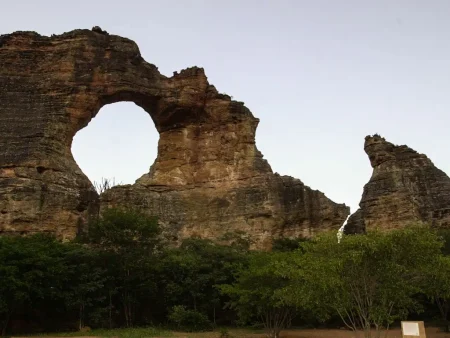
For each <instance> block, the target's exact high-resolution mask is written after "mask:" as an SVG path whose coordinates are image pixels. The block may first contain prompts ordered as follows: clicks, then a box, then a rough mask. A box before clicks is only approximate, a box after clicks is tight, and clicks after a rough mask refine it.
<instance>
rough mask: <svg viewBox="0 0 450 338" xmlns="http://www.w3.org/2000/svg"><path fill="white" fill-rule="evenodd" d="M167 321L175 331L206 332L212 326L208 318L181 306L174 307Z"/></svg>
mask: <svg viewBox="0 0 450 338" xmlns="http://www.w3.org/2000/svg"><path fill="white" fill-rule="evenodd" d="M169 321H170V322H172V323H173V324H174V325H175V326H176V328H177V329H180V330H185V331H188V332H192V331H206V330H209V329H211V327H212V325H211V322H210V321H209V319H208V317H207V316H206V315H204V314H203V313H200V312H198V311H196V310H189V309H186V307H184V306H182V305H176V306H174V307H173V308H172V311H171V313H170V314H169Z"/></svg>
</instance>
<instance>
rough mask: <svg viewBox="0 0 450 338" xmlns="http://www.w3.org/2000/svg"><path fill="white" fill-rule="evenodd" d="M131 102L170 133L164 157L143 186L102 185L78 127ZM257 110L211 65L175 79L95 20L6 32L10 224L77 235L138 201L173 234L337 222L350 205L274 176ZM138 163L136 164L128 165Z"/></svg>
mask: <svg viewBox="0 0 450 338" xmlns="http://www.w3.org/2000/svg"><path fill="white" fill-rule="evenodd" d="M118 101H132V102H134V103H135V104H137V105H139V106H140V107H142V108H143V109H144V110H145V111H146V112H148V113H149V114H150V116H151V118H152V119H153V121H154V123H155V127H156V129H157V130H158V132H159V134H160V139H159V143H158V156H157V159H156V160H155V162H154V164H153V165H152V167H151V168H150V172H149V173H146V174H144V175H143V176H142V177H141V178H140V179H138V180H137V181H136V183H135V184H134V185H127V186H119V187H115V188H113V189H111V190H109V191H107V192H106V193H104V194H102V196H101V199H99V196H98V195H97V194H96V192H95V190H94V188H93V187H92V184H91V182H90V181H89V180H88V179H87V177H86V176H85V175H84V174H83V172H82V171H81V170H80V168H79V167H78V165H77V164H76V162H75V161H74V159H73V156H72V153H71V144H72V139H73V137H74V135H75V134H76V133H77V132H78V131H79V130H80V129H82V128H84V127H85V126H86V125H87V124H88V123H89V121H90V120H91V119H92V118H94V117H95V116H96V114H97V113H98V111H99V110H100V108H101V107H102V106H104V105H106V104H110V103H114V102H118ZM258 122H259V120H258V119H257V118H255V117H254V116H253V115H252V113H251V112H250V111H249V110H248V109H247V108H246V107H245V106H244V104H243V103H242V102H236V101H232V100H231V98H230V97H229V96H227V95H224V94H220V93H219V92H218V91H217V90H216V88H215V87H214V86H212V85H210V84H209V83H208V80H207V78H206V76H205V73H204V71H203V69H202V68H197V67H193V68H189V69H185V70H183V71H181V72H179V73H177V72H175V73H174V75H173V76H172V77H166V76H163V75H161V74H160V73H159V71H158V69H157V68H156V67H155V66H154V65H152V64H150V63H147V62H146V61H145V60H143V58H142V57H141V55H140V53H139V49H138V47H137V45H136V44H135V43H134V42H133V41H131V40H128V39H125V38H122V37H118V36H114V35H109V34H108V33H107V32H105V31H103V30H101V29H100V28H98V27H95V28H94V29H93V30H92V31H90V30H75V31H72V32H69V33H65V34H62V35H57V36H52V37H45V36H41V35H38V34H36V33H33V32H16V33H13V34H9V35H3V36H1V37H0V232H2V233H32V232H52V233H56V234H57V235H58V236H59V237H61V238H67V239H70V238H73V237H74V236H75V235H76V233H77V231H78V230H79V229H82V228H83V226H84V225H85V224H86V222H87V219H88V217H89V214H90V212H95V211H96V210H98V208H99V205H100V207H101V208H105V207H110V206H117V205H119V206H130V207H138V208H141V209H142V210H145V211H146V212H148V213H149V214H152V215H157V216H158V217H159V220H160V222H161V224H162V225H164V226H165V228H166V230H167V231H169V232H170V233H171V234H172V236H173V238H174V239H181V238H184V237H188V236H193V235H198V236H202V237H208V238H218V237H220V236H221V235H223V234H226V233H227V232H233V231H236V230H239V231H244V232H247V233H249V234H250V235H251V236H252V237H253V239H254V241H255V246H257V247H267V246H270V242H271V240H272V238H273V237H277V236H297V235H300V234H301V235H306V236H311V235H313V234H314V233H315V232H317V231H320V230H321V229H329V228H332V229H333V228H334V229H337V228H339V226H340V225H341V224H342V222H343V221H344V220H345V218H346V216H347V215H348V213H349V209H348V207H346V206H345V205H343V204H336V203H334V202H332V201H331V200H329V199H328V198H326V197H325V196H324V195H323V194H322V193H321V192H319V191H315V190H312V189H310V188H309V187H307V186H305V185H304V184H303V183H302V182H301V181H300V180H298V179H294V178H291V177H286V176H279V175H277V174H274V173H273V172H272V170H271V168H270V166H269V164H268V163H267V162H266V160H264V159H263V156H262V154H261V153H260V152H259V151H258V149H257V148H256V146H255V131H256V127H257V125H258ZM130 165H132V164H130Z"/></svg>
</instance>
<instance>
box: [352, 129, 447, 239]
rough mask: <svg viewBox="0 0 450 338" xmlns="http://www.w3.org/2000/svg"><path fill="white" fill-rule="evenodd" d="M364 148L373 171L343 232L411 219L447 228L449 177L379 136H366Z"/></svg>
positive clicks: (396, 224) (421, 157) (396, 225)
mask: <svg viewBox="0 0 450 338" xmlns="http://www.w3.org/2000/svg"><path fill="white" fill-rule="evenodd" d="M364 150H365V151H366V153H367V155H368V156H369V159H370V164H371V165H372V168H373V174H372V177H371V178H370V181H369V183H367V184H366V185H365V186H364V192H363V195H362V199H361V202H360V204H359V206H360V209H358V210H357V211H356V212H355V213H354V214H353V215H351V216H350V218H349V220H348V222H347V225H346V227H345V231H346V232H347V233H361V232H365V230H366V229H370V228H372V229H373V228H381V229H392V228H399V227H404V226H406V225H410V224H412V223H414V222H425V223H429V224H430V225H431V226H434V227H446V228H449V227H450V178H449V177H448V176H447V175H446V174H445V173H444V172H443V171H442V170H439V169H438V168H436V167H435V166H434V164H433V162H431V160H430V159H429V158H428V157H426V156H425V155H423V154H419V153H417V152H416V151H414V150H412V149H411V148H408V147H407V146H404V145H403V146H395V145H393V144H392V143H389V142H387V141H386V140H385V139H384V138H382V137H381V136H379V135H374V136H367V137H366V140H365V143H364Z"/></svg>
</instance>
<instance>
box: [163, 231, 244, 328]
mask: <svg viewBox="0 0 450 338" xmlns="http://www.w3.org/2000/svg"><path fill="white" fill-rule="evenodd" d="M247 253H248V249H247V245H240V244H234V245H231V246H227V245H219V244H217V243H214V242H212V241H210V240H206V239H199V238H190V239H186V240H184V241H183V242H182V243H181V245H180V247H178V248H172V249H169V250H166V252H165V255H164V258H163V259H162V261H161V265H160V266H161V269H162V270H161V271H160V273H159V274H160V276H161V277H160V281H161V283H162V284H163V290H164V294H165V296H166V303H167V306H168V307H169V308H170V307H173V306H176V305H183V306H185V307H187V308H188V309H189V308H190V309H194V310H197V311H200V312H201V313H206V314H208V316H209V317H210V318H212V320H213V323H214V324H216V311H217V310H218V309H220V308H221V307H222V306H221V305H222V304H223V302H224V298H225V297H224V296H222V295H221V294H220V292H219V290H218V289H217V287H216V285H220V284H225V283H232V282H233V281H234V273H235V272H236V271H237V269H238V268H239V267H241V266H242V265H244V264H245V262H246V256H247Z"/></svg>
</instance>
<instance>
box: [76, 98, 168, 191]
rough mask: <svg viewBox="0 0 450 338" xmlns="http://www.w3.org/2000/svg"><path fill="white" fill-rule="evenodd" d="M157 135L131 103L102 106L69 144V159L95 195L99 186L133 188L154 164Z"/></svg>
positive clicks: (143, 114) (149, 120)
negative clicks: (93, 187) (88, 181)
mask: <svg viewBox="0 0 450 338" xmlns="http://www.w3.org/2000/svg"><path fill="white" fill-rule="evenodd" d="M158 139H159V133H158V132H157V130H156V128H155V125H154V123H153V120H152V119H151V117H150V115H149V114H148V113H147V112H146V111H144V110H143V109H142V108H141V107H139V106H137V105H135V104H134V103H132V102H119V103H114V104H109V105H106V106H103V107H102V108H101V109H100V111H99V112H98V114H97V115H96V116H95V118H93V119H92V120H91V121H90V122H89V124H88V125H87V126H86V127H85V128H83V129H81V130H79V131H78V132H77V133H76V134H75V136H74V138H73V141H72V147H71V151H72V155H73V157H74V159H75V161H76V162H77V164H78V166H79V167H80V169H81V170H82V171H83V172H84V174H86V176H87V177H88V178H89V179H90V181H91V182H92V183H93V184H94V186H95V187H96V190H97V191H99V189H100V186H101V183H102V182H103V183H105V182H108V183H109V184H112V185H119V184H120V185H123V184H133V183H134V182H135V181H136V180H137V179H138V178H140V177H141V176H142V175H143V174H144V173H148V171H149V168H150V166H151V165H152V164H153V163H154V162H155V160H156V155H157V150H158Z"/></svg>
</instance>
